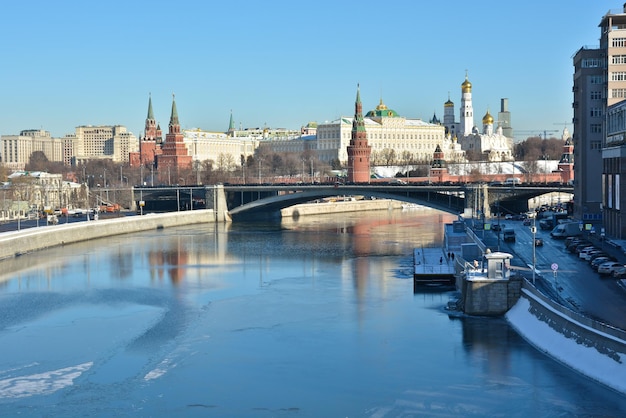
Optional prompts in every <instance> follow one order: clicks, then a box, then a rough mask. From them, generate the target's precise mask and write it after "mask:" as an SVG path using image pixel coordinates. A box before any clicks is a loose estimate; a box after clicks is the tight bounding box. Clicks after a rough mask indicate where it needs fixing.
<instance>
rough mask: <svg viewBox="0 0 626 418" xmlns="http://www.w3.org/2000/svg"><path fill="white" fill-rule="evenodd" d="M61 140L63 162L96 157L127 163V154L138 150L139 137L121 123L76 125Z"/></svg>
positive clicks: (76, 161) (77, 161) (78, 161)
mask: <svg viewBox="0 0 626 418" xmlns="http://www.w3.org/2000/svg"><path fill="white" fill-rule="evenodd" d="M63 141H64V148H65V149H64V162H65V163H66V164H68V165H71V164H74V163H80V162H82V161H87V160H93V159H98V158H106V159H111V160H112V161H113V162H116V163H127V162H128V161H129V154H130V153H131V152H137V151H139V139H137V137H136V136H135V135H134V134H133V133H132V132H129V131H127V130H126V127H124V126H121V125H115V126H109V125H106V126H91V125H89V126H78V127H76V131H75V133H74V134H70V135H66V136H65V137H64V138H63ZM68 160H69V161H68Z"/></svg>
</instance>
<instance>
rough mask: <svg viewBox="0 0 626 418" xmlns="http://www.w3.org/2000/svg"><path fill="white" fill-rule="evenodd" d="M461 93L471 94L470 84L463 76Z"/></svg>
mask: <svg viewBox="0 0 626 418" xmlns="http://www.w3.org/2000/svg"><path fill="white" fill-rule="evenodd" d="M461 91H462V92H463V93H471V92H472V83H470V82H469V80H468V79H467V76H465V81H464V82H463V84H461Z"/></svg>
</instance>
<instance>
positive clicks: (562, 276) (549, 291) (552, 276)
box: [477, 220, 626, 329]
mask: <svg viewBox="0 0 626 418" xmlns="http://www.w3.org/2000/svg"><path fill="white" fill-rule="evenodd" d="M500 222H501V226H502V225H506V227H507V228H513V229H515V233H516V236H517V238H516V241H515V242H514V243H512V242H503V240H502V236H500V240H499V241H498V235H497V233H496V232H495V231H484V233H483V231H477V235H478V237H479V238H482V239H483V241H484V243H485V244H486V245H487V246H488V247H489V248H491V249H492V250H493V249H497V248H498V245H499V247H500V251H504V252H509V253H511V254H513V255H514V256H515V257H514V259H513V262H512V264H513V265H514V266H518V267H521V268H524V269H525V270H522V273H523V274H524V276H525V277H527V278H529V279H530V280H532V264H533V237H532V234H531V231H530V227H529V226H524V225H523V224H522V221H513V220H506V221H504V220H500ZM537 224H538V222H537ZM483 237H484V238H483ZM536 237H537V238H540V239H542V240H543V243H544V244H543V246H539V247H536V248H535V255H536V270H535V282H536V286H537V288H539V289H540V290H541V291H542V292H544V293H545V294H546V295H548V296H550V297H551V298H552V299H554V300H556V301H558V302H559V303H560V304H562V305H563V306H566V307H568V308H570V309H571V310H573V311H576V312H579V313H581V314H583V315H585V316H587V317H590V318H593V319H596V320H598V321H600V322H604V323H606V324H609V325H612V326H614V327H616V328H620V329H626V317H625V316H624V307H625V306H626V290H625V288H624V286H623V284H622V283H621V281H620V280H616V279H614V278H612V277H611V276H601V275H599V274H598V273H596V272H595V271H594V270H593V269H592V268H591V267H590V266H589V263H587V262H586V261H584V260H582V259H580V258H578V255H577V254H572V253H570V252H568V251H567V249H566V248H565V244H564V242H563V240H557V239H552V238H551V237H550V231H544V230H541V229H540V228H537V234H536ZM592 240H593V242H594V244H595V245H596V246H598V247H599V248H602V249H604V250H605V251H606V252H607V253H609V254H611V255H613V256H614V257H616V258H617V260H618V261H620V262H622V263H624V264H626V255H625V254H624V252H623V251H621V250H620V249H618V248H616V247H615V246H612V245H610V244H609V243H607V242H601V241H600V240H598V239H592ZM553 265H555V267H557V269H556V272H555V271H554V270H553V269H552V267H553Z"/></svg>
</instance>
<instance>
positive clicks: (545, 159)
mask: <svg viewBox="0 0 626 418" xmlns="http://www.w3.org/2000/svg"><path fill="white" fill-rule="evenodd" d="M543 183H544V184H548V156H547V155H546V154H543Z"/></svg>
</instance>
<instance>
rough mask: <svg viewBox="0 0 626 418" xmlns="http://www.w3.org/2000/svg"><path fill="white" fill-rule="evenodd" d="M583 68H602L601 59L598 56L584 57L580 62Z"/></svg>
mask: <svg viewBox="0 0 626 418" xmlns="http://www.w3.org/2000/svg"><path fill="white" fill-rule="evenodd" d="M581 65H582V67H583V68H602V67H603V65H602V60H601V59H600V58H585V59H583V60H582V63H581Z"/></svg>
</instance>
